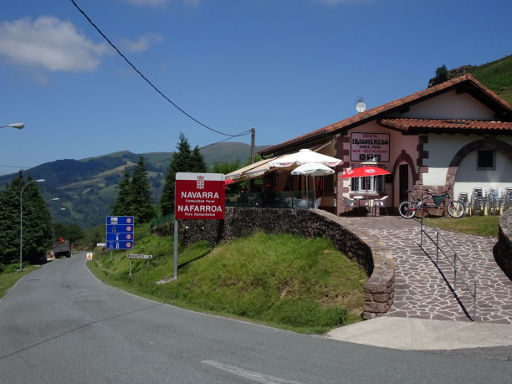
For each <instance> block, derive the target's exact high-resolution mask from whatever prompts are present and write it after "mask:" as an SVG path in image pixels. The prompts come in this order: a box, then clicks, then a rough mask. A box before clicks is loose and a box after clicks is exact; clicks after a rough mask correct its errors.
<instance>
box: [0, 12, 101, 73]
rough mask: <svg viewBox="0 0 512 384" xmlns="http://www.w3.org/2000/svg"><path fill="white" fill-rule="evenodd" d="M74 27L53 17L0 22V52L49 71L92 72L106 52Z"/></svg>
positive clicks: (9, 58) (19, 61)
mask: <svg viewBox="0 0 512 384" xmlns="http://www.w3.org/2000/svg"><path fill="white" fill-rule="evenodd" d="M109 52H110V51H109V49H108V46H107V45H106V44H105V43H101V44H95V43H93V42H92V41H91V40H88V39H87V38H86V37H85V36H84V35H83V34H81V33H80V32H78V31H77V29H76V28H75V26H74V25H73V24H72V23H70V22H68V21H63V20H60V19H58V18H57V17H54V16H40V17H38V18H37V19H35V20H32V19H30V18H22V19H18V20H14V21H4V22H2V23H0V55H3V56H5V57H7V58H8V60H10V61H12V62H14V63H18V64H23V65H31V66H39V67H43V68H45V69H48V70H50V71H75V72H78V71H91V70H93V69H95V68H97V67H98V65H99V64H100V59H101V57H102V56H103V55H105V54H107V53H109Z"/></svg>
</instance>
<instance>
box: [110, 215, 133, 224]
mask: <svg viewBox="0 0 512 384" xmlns="http://www.w3.org/2000/svg"><path fill="white" fill-rule="evenodd" d="M108 224H131V225H133V216H107V225H108Z"/></svg>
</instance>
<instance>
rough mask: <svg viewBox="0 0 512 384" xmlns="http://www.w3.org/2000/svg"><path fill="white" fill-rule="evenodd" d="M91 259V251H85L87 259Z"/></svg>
mask: <svg viewBox="0 0 512 384" xmlns="http://www.w3.org/2000/svg"><path fill="white" fill-rule="evenodd" d="M90 260H92V252H87V261H90Z"/></svg>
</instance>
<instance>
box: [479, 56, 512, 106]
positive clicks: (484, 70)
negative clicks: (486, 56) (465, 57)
mask: <svg viewBox="0 0 512 384" xmlns="http://www.w3.org/2000/svg"><path fill="white" fill-rule="evenodd" d="M470 73H471V74H472V75H473V76H475V78H476V79H477V80H478V81H480V82H481V83H482V84H484V85H485V86H486V87H488V88H489V89H491V90H493V91H494V92H496V93H497V94H498V95H500V96H501V97H503V98H504V99H505V100H506V101H507V102H509V103H510V104H512V55H510V56H506V57H504V58H502V59H499V60H496V61H493V62H491V63H487V64H484V65H480V66H477V67H473V68H472V69H471V70H470Z"/></svg>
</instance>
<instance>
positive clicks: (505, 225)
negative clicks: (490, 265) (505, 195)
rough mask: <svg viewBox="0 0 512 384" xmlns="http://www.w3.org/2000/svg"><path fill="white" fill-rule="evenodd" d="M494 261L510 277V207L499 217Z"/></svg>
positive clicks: (511, 237) (511, 256)
mask: <svg viewBox="0 0 512 384" xmlns="http://www.w3.org/2000/svg"><path fill="white" fill-rule="evenodd" d="M496 261H497V262H498V264H499V265H500V267H501V268H502V269H503V271H505V273H506V274H507V276H508V277H510V278H511V279H512V208H509V209H507V210H506V211H505V212H504V213H503V214H502V215H501V217H500V226H499V234H498V249H497V252H496Z"/></svg>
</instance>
